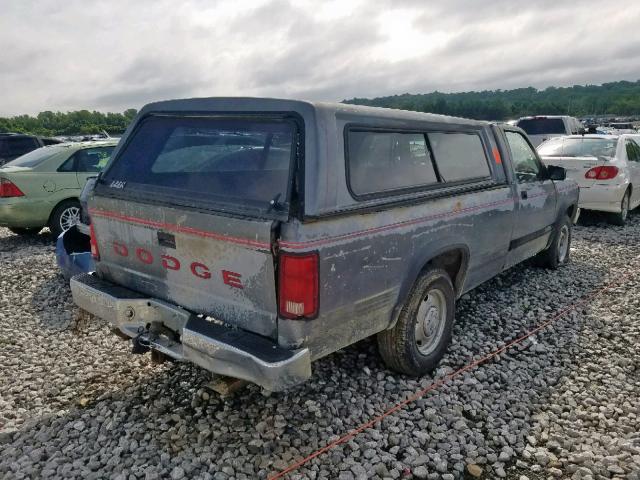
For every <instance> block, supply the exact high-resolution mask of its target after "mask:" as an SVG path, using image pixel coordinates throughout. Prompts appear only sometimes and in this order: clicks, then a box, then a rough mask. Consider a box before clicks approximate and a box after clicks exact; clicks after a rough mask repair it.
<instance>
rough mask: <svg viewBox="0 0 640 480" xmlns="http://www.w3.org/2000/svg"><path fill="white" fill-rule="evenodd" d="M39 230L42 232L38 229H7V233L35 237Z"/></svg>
mask: <svg viewBox="0 0 640 480" xmlns="http://www.w3.org/2000/svg"><path fill="white" fill-rule="evenodd" d="M40 230H42V228H40V227H28V228H26V227H9V231H10V232H11V233H15V234H16V235H37V234H38V233H40Z"/></svg>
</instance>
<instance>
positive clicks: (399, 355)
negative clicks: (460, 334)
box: [378, 268, 455, 376]
mask: <svg viewBox="0 0 640 480" xmlns="http://www.w3.org/2000/svg"><path fill="white" fill-rule="evenodd" d="M454 313H455V292H454V289H453V285H452V283H451V279H450V278H449V275H448V274H447V272H445V271H444V270H442V269H439V268H434V269H430V270H427V271H426V272H425V273H423V274H422V275H421V276H420V277H419V278H418V280H417V281H416V284H415V285H414V287H413V290H412V291H411V294H410V295H409V298H408V299H407V303H406V304H405V306H404V307H403V309H402V311H401V312H400V316H399V317H398V321H397V322H396V324H395V326H394V327H393V328H391V329H390V330H385V331H383V332H380V333H379V334H378V349H379V351H380V355H381V356H382V358H383V360H384V362H385V363H386V364H387V366H388V367H389V368H391V369H393V370H396V371H398V372H401V373H405V374H407V375H413V376H419V375H424V374H425V373H428V372H430V371H432V370H433V369H434V368H435V367H436V366H437V365H438V362H439V361H440V359H441V358H442V356H443V355H444V354H445V352H446V350H447V347H448V346H449V343H450V342H451V334H452V330H453V320H454Z"/></svg>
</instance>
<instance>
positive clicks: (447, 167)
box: [428, 133, 491, 182]
mask: <svg viewBox="0 0 640 480" xmlns="http://www.w3.org/2000/svg"><path fill="white" fill-rule="evenodd" d="M428 137H429V142H430V143H431V149H432V150H433V155H434V157H435V158H436V164H437V165H438V172H439V173H440V177H441V180H442V181H443V182H459V181H462V180H470V179H473V178H483V177H488V176H490V175H491V172H490V171H489V165H488V164H487V157H486V155H485V153H484V148H483V146H482V140H481V139H480V136H479V135H476V134H474V133H429V134H428Z"/></svg>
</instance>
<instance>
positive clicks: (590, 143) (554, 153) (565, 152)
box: [538, 137, 618, 157]
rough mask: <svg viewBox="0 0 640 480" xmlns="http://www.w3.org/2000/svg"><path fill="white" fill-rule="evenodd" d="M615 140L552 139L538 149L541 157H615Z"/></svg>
mask: <svg viewBox="0 0 640 480" xmlns="http://www.w3.org/2000/svg"><path fill="white" fill-rule="evenodd" d="M617 145H618V139H617V138H588V137H582V138H552V139H550V140H547V141H546V142H544V143H543V144H541V145H540V146H539V147H538V153H539V154H540V156H543V157H615V155H616V147H617Z"/></svg>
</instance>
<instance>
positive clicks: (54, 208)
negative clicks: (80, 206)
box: [46, 196, 80, 226]
mask: <svg viewBox="0 0 640 480" xmlns="http://www.w3.org/2000/svg"><path fill="white" fill-rule="evenodd" d="M69 200H71V201H74V202H78V203H80V199H79V198H78V197H73V196H71V197H65V198H63V199H62V200H60V201H58V203H56V204H55V205H54V206H53V208H51V211H50V212H49V218H48V219H47V225H46V226H49V224H51V219H52V218H53V214H54V213H55V212H56V210H57V209H58V207H59V206H60V205H62V204H63V203H64V202H68V201H69Z"/></svg>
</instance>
